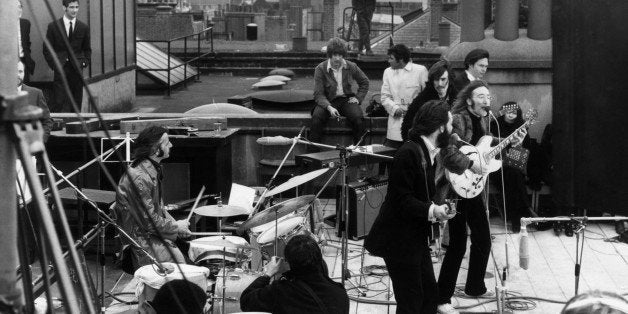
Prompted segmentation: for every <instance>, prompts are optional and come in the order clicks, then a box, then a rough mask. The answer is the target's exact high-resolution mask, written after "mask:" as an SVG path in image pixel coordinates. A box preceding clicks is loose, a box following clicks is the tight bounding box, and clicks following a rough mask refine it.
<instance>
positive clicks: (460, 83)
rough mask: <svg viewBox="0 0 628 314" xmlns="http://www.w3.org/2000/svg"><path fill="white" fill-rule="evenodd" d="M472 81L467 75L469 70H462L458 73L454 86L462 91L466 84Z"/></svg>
mask: <svg viewBox="0 0 628 314" xmlns="http://www.w3.org/2000/svg"><path fill="white" fill-rule="evenodd" d="M470 82H471V81H469V77H468V76H467V71H464V70H463V71H462V72H458V73H456V77H455V78H454V86H455V87H456V89H457V90H459V91H461V90H462V89H463V88H464V87H465V86H467V85H468V84H469V83H470Z"/></svg>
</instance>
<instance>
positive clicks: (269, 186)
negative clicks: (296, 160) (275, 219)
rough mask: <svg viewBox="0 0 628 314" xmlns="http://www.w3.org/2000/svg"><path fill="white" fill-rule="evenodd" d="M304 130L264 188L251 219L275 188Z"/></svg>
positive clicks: (293, 141)
mask: <svg viewBox="0 0 628 314" xmlns="http://www.w3.org/2000/svg"><path fill="white" fill-rule="evenodd" d="M304 130H305V126H303V127H301V130H300V131H299V134H298V135H297V136H296V137H294V138H293V139H292V145H291V146H290V149H288V152H286V155H285V156H283V159H282V160H281V163H280V164H279V166H278V167H277V170H275V173H274V174H273V176H272V178H270V180H269V181H268V183H267V184H266V186H264V192H262V195H260V197H259V200H258V201H257V204H255V207H254V208H253V211H252V212H251V214H249V218H250V217H252V216H253V215H255V214H256V213H257V211H258V210H259V208H260V206H261V205H262V203H264V199H265V198H266V194H267V193H268V191H269V190H270V188H271V187H272V186H274V184H275V179H277V175H279V171H281V168H282V167H283V165H284V164H285V163H286V160H287V159H288V156H290V154H291V153H292V151H293V150H294V147H295V146H296V145H297V143H298V139H299V138H301V134H303V131H304Z"/></svg>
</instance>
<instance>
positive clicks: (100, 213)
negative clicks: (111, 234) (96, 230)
mask: <svg viewBox="0 0 628 314" xmlns="http://www.w3.org/2000/svg"><path fill="white" fill-rule="evenodd" d="M50 167H51V168H52V169H53V170H54V171H55V172H56V173H57V175H58V176H59V177H61V179H62V180H63V181H65V182H66V183H67V184H68V185H69V186H70V187H71V188H72V189H74V190H75V191H76V194H77V195H78V196H80V197H81V198H82V199H83V200H84V201H85V202H86V203H87V204H89V205H90V206H92V208H94V210H96V213H97V214H98V217H99V218H100V219H102V220H103V222H102V223H103V224H109V225H111V226H113V227H114V228H116V230H117V231H118V233H119V234H120V235H122V236H123V237H124V238H126V239H127V240H128V241H129V243H130V245H131V246H132V247H134V248H137V249H139V250H140V251H142V253H144V255H146V257H148V259H150V260H151V263H153V264H154V265H155V266H157V268H158V269H159V271H160V272H161V273H163V274H167V273H168V270H167V269H166V267H164V266H163V265H162V263H160V262H159V261H158V260H157V259H156V258H155V257H153V256H152V255H151V254H150V253H148V251H146V249H144V248H143V247H142V246H141V245H139V243H137V241H135V239H133V238H132V237H131V236H130V235H129V234H128V233H126V232H125V231H124V229H122V227H120V225H118V224H117V223H116V222H115V221H114V220H113V219H112V218H111V217H110V216H109V215H107V213H105V212H103V211H102V210H101V209H100V208H99V207H98V205H97V204H96V203H95V202H94V201H93V200H91V199H89V197H87V195H85V194H84V193H83V192H82V191H81V190H80V189H79V188H78V187H77V186H76V185H74V184H73V183H72V182H71V181H70V180H69V179H68V178H67V177H66V176H64V175H63V172H61V171H59V170H58V169H57V168H55V167H54V166H52V165H50ZM101 232H103V233H104V230H102V231H101ZM103 293H104V290H103Z"/></svg>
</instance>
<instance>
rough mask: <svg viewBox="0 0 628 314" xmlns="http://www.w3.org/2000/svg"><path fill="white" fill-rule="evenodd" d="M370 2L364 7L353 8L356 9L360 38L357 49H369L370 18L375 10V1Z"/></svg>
mask: <svg viewBox="0 0 628 314" xmlns="http://www.w3.org/2000/svg"><path fill="white" fill-rule="evenodd" d="M365 2H371V1H365ZM372 2H373V3H372V4H370V3H369V4H366V5H364V7H358V8H354V10H355V11H356V17H357V22H358V23H357V24H358V30H359V32H360V40H359V41H358V50H359V51H360V52H362V49H366V50H367V51H370V50H371V20H372V19H373V12H374V11H375V3H374V2H375V1H372Z"/></svg>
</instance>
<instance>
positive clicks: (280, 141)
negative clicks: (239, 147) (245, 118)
mask: <svg viewBox="0 0 628 314" xmlns="http://www.w3.org/2000/svg"><path fill="white" fill-rule="evenodd" d="M256 142H257V144H260V145H265V146H271V145H290V144H292V139H291V138H287V137H285V136H281V135H278V136H264V137H260V138H258V139H257V140H256Z"/></svg>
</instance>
